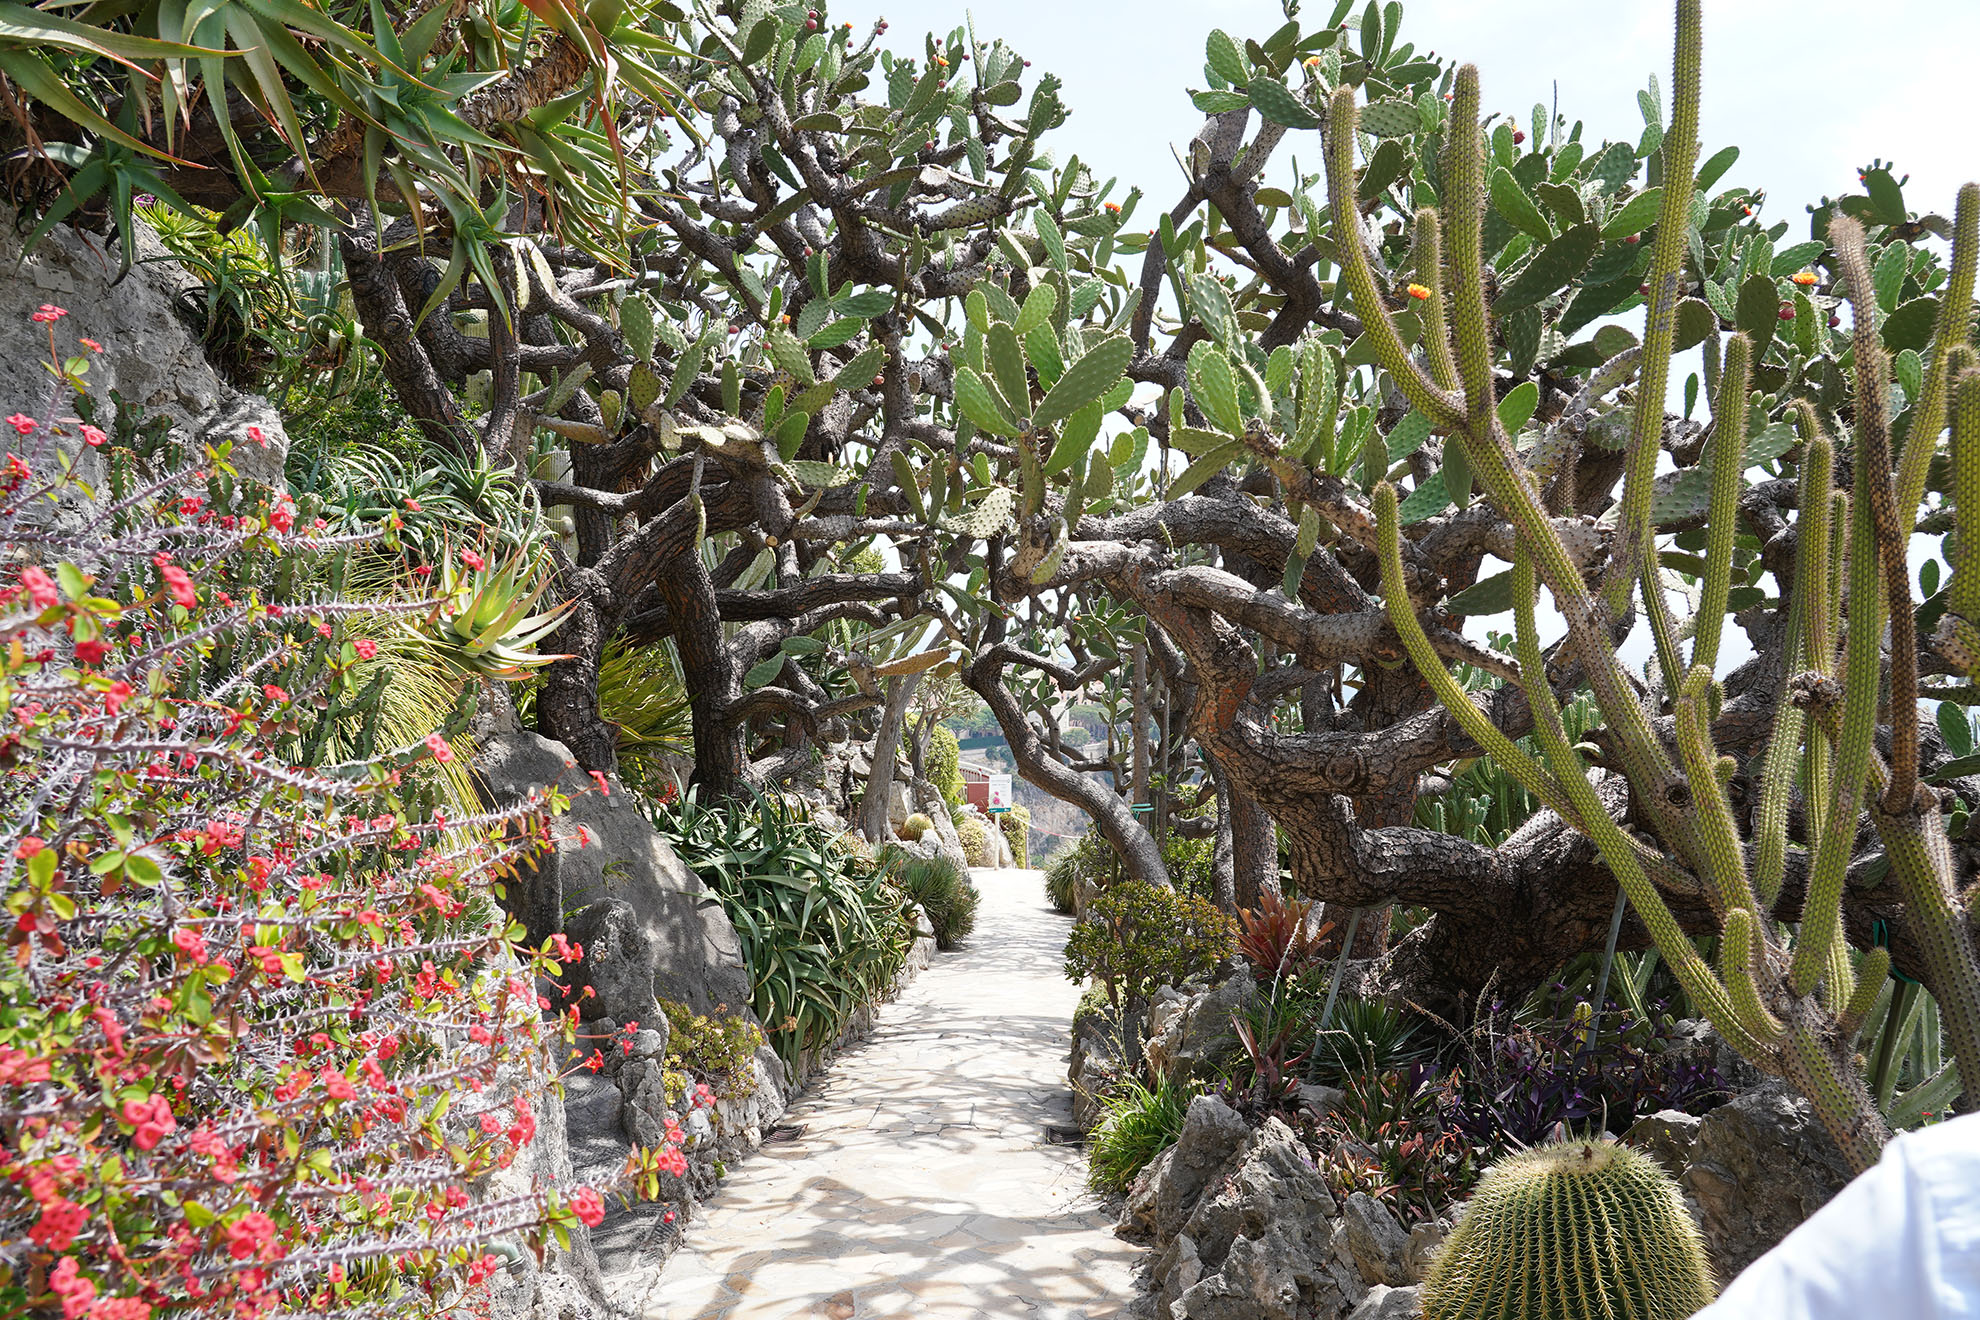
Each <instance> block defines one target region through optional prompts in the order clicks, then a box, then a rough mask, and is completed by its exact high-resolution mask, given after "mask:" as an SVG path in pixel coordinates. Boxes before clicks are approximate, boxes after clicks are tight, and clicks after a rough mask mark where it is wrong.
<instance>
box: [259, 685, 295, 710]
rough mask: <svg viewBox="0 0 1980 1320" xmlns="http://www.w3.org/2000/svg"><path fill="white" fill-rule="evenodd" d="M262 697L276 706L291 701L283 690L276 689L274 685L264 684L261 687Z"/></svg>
mask: <svg viewBox="0 0 1980 1320" xmlns="http://www.w3.org/2000/svg"><path fill="white" fill-rule="evenodd" d="M261 695H262V696H263V697H266V698H267V699H268V700H269V702H270V703H272V704H275V705H280V704H281V703H282V702H284V701H287V700H288V699H289V694H288V693H286V692H284V691H283V690H282V689H281V688H278V687H276V686H275V685H274V684H273V683H263V684H262V685H261Z"/></svg>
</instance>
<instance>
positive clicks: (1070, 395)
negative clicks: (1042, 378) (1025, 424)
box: [1032, 334, 1134, 427]
mask: <svg viewBox="0 0 1980 1320" xmlns="http://www.w3.org/2000/svg"><path fill="white" fill-rule="evenodd" d="M1133 357H1134V341H1133V340H1131V339H1129V338H1128V337H1127V336H1126V335H1121V334H1115V335H1108V336H1107V337H1106V338H1105V339H1102V340H1101V341H1100V342H1099V343H1098V344H1095V345H1094V346H1093V347H1092V348H1090V349H1088V350H1087V351H1086V355H1085V356H1084V357H1082V358H1080V359H1079V361H1077V362H1075V363H1073V364H1072V365H1071V366H1070V367H1068V368H1066V373H1065V375H1063V376H1061V377H1059V382H1058V384H1056V385H1054V386H1053V387H1052V388H1051V391H1050V392H1049V393H1047V394H1046V396H1045V401H1044V402H1043V403H1041V404H1039V405H1038V413H1037V415H1036V416H1035V417H1033V418H1032V425H1033V426H1038V427H1043V426H1050V425H1052V424H1053V423H1054V422H1057V421H1059V420H1060V419H1061V418H1065V417H1070V416H1072V415H1073V413H1075V412H1077V411H1078V410H1079V409H1081V408H1084V407H1086V406H1087V405H1088V404H1089V403H1093V402H1095V401H1096V400H1098V399H1099V398H1100V397H1101V396H1102V395H1104V394H1105V393H1106V392H1107V391H1108V390H1109V389H1111V388H1113V384H1114V382H1115V381H1117V380H1119V379H1120V378H1121V373H1122V372H1124V371H1126V370H1127V365H1128V363H1129V362H1130V361H1131V360H1132V359H1133Z"/></svg>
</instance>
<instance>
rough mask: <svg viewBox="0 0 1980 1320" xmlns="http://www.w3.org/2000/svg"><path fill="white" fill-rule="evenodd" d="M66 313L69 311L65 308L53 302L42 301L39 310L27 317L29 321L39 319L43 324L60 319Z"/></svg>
mask: <svg viewBox="0 0 1980 1320" xmlns="http://www.w3.org/2000/svg"><path fill="white" fill-rule="evenodd" d="M68 314H69V313H68V312H67V311H66V310H64V309H63V308H60V307H57V306H56V305H55V304H54V303H43V304H41V310H40V311H38V312H36V313H34V314H33V315H32V316H30V317H29V318H28V319H29V320H31V321H40V322H42V323H43V324H49V323H52V322H55V321H59V320H61V319H62V318H63V317H65V316H67V315H68Z"/></svg>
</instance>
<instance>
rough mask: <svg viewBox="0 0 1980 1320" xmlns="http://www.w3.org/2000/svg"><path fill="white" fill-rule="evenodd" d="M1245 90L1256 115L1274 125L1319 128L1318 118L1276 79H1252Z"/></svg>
mask: <svg viewBox="0 0 1980 1320" xmlns="http://www.w3.org/2000/svg"><path fill="white" fill-rule="evenodd" d="M1245 90H1246V91H1248V92H1250V93H1251V103H1252V104H1253V105H1255V106H1257V107H1258V113H1259V114H1261V115H1263V116H1264V117H1265V118H1267V119H1269V120H1271V121H1272V122H1273V123H1275V124H1282V125H1284V126H1285V127H1287V128H1318V127H1320V116H1318V115H1316V114H1314V113H1313V112H1312V111H1311V110H1309V109H1307V108H1306V107H1305V106H1304V105H1302V104H1300V101H1299V98H1298V97H1296V96H1294V95H1293V94H1292V93H1291V92H1290V91H1288V90H1287V89H1286V85H1285V84H1284V83H1282V82H1279V81H1278V80H1277V79H1274V78H1265V77H1258V78H1253V79H1252V80H1251V82H1250V83H1249V84H1248V85H1247V86H1246V88H1245Z"/></svg>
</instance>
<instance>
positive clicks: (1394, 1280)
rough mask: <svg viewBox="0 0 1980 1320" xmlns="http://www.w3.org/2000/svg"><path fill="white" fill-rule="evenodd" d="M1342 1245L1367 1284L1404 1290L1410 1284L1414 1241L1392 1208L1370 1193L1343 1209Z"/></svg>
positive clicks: (1359, 1194) (1352, 1198)
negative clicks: (1398, 1221)
mask: <svg viewBox="0 0 1980 1320" xmlns="http://www.w3.org/2000/svg"><path fill="white" fill-rule="evenodd" d="M1340 1242H1341V1244H1342V1245H1344V1246H1345V1248H1346V1251H1347V1254H1348V1256H1349V1258H1350V1259H1351V1260H1352V1261H1353V1262H1354V1267H1355V1268H1356V1269H1357V1270H1359V1271H1360V1272H1361V1277H1362V1280H1363V1281H1364V1282H1366V1283H1371V1284H1375V1283H1384V1284H1388V1285H1389V1286H1390V1287H1401V1286H1402V1285H1404V1284H1406V1283H1408V1282H1410V1267H1409V1258H1410V1239H1409V1235H1408V1234H1407V1233H1405V1232H1403V1227H1402V1225H1401V1224H1398V1223H1397V1222H1396V1217H1395V1216H1394V1215H1392V1214H1390V1213H1389V1208H1388V1207H1387V1206H1385V1205H1383V1204H1382V1203H1381V1202H1380V1201H1378V1200H1376V1199H1375V1198H1374V1197H1372V1196H1370V1195H1369V1194H1368V1193H1366V1192H1355V1193H1354V1194H1353V1195H1351V1196H1349V1197H1348V1199H1347V1204H1345V1205H1344V1206H1342V1207H1341V1235H1340Z"/></svg>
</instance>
